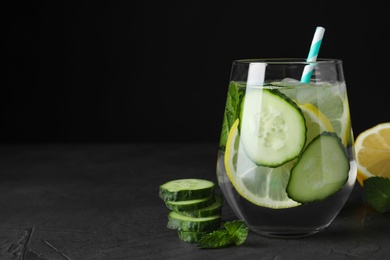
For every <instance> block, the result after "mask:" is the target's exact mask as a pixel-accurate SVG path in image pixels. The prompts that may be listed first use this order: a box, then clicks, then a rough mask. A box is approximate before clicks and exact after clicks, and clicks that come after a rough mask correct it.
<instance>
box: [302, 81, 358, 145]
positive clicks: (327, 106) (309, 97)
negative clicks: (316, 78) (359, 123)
mask: <svg viewBox="0 0 390 260" xmlns="http://www.w3.org/2000/svg"><path fill="white" fill-rule="evenodd" d="M345 89H346V88H345V84H344V83H341V84H336V85H332V84H323V85H318V86H308V87H307V86H306V87H304V88H301V89H299V90H298V91H297V93H296V100H297V101H298V102H299V103H300V104H305V103H311V104H313V105H314V106H315V107H316V108H317V109H318V110H320V111H321V112H322V114H323V115H325V117H326V118H327V119H328V120H329V122H330V123H331V124H332V127H333V129H334V132H335V133H337V135H338V136H340V138H341V140H342V143H343V145H344V146H347V145H348V144H350V138H351V135H352V132H351V119H350V111H349V104H348V97H347V93H346V90H345Z"/></svg>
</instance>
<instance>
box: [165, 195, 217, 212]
mask: <svg viewBox="0 0 390 260" xmlns="http://www.w3.org/2000/svg"><path fill="white" fill-rule="evenodd" d="M214 202H215V197H214V196H211V197H208V198H203V199H196V200H182V201H169V200H167V201H165V205H166V206H167V208H168V209H170V210H174V211H184V210H197V209H201V208H204V207H207V206H210V205H211V204H213V203H214Z"/></svg>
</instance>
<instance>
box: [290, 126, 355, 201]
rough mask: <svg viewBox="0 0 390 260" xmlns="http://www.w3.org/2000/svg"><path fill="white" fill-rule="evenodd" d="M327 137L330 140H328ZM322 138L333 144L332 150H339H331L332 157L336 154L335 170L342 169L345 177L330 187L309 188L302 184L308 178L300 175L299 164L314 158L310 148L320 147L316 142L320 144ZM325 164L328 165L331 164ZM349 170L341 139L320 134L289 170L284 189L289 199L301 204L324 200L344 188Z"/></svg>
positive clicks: (326, 133)
mask: <svg viewBox="0 0 390 260" xmlns="http://www.w3.org/2000/svg"><path fill="white" fill-rule="evenodd" d="M329 137H330V138H331V139H329ZM324 138H326V139H328V140H326V141H328V142H334V145H335V147H334V148H339V150H337V149H334V148H333V149H332V153H333V154H332V155H334V154H335V153H338V158H340V161H338V162H337V167H335V168H337V169H341V167H343V171H342V173H343V174H345V176H344V177H343V178H340V180H339V181H337V183H333V184H332V185H328V186H327V187H322V188H320V189H318V188H315V187H312V188H311V187H308V186H307V185H304V183H306V182H305V180H307V179H308V176H307V175H304V174H302V172H303V171H302V170H301V163H305V162H307V161H308V159H309V158H310V157H312V156H314V152H315V151H311V149H310V148H312V147H313V146H314V145H321V144H318V142H320V141H321V139H324ZM305 152H307V153H305ZM321 160H326V157H324V158H321ZM325 163H328V164H329V163H331V162H325ZM349 170H350V164H349V159H348V156H347V151H346V149H345V147H344V146H343V144H342V141H341V138H340V137H339V136H337V134H336V133H333V132H322V133H321V134H319V135H318V136H316V137H315V138H314V139H313V140H312V141H311V142H310V143H309V144H308V146H307V147H306V148H305V150H304V151H303V153H302V154H301V155H300V156H299V158H298V159H297V162H296V163H295V165H294V166H293V168H292V169H291V174H290V180H289V182H288V184H287V187H286V191H287V194H288V196H289V197H290V198H291V199H293V200H295V201H297V202H300V203H302V204H304V203H312V202H316V201H322V200H325V199H327V198H328V197H330V196H332V195H333V194H335V193H336V192H338V191H340V190H341V189H342V188H343V187H344V185H345V183H346V182H347V181H348V174H349Z"/></svg>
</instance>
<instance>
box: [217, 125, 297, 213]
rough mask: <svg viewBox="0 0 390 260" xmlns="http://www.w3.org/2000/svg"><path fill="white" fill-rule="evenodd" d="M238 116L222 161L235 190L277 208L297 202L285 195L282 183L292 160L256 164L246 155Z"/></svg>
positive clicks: (259, 204)
mask: <svg viewBox="0 0 390 260" xmlns="http://www.w3.org/2000/svg"><path fill="white" fill-rule="evenodd" d="M238 124H239V119H237V120H236V121H235V122H234V124H233V125H232V127H231V129H230V132H229V136H228V140H227V143H226V151H225V157H224V163H225V167H226V173H227V176H228V178H229V180H230V181H231V183H232V184H233V186H234V187H235V189H236V190H237V192H238V193H239V194H240V195H241V196H242V197H243V198H245V199H247V200H248V201H250V202H252V203H253V204H255V205H258V206H263V207H269V208H275V209H281V208H290V207H295V206H298V205H300V204H299V203H298V202H296V201H293V200H292V199H290V198H289V197H288V196H287V193H286V186H287V183H288V180H289V176H290V169H291V167H292V165H293V164H294V162H293V161H291V162H288V163H286V164H283V165H282V166H280V167H277V168H270V167H263V166H257V165H256V164H255V163H253V162H252V161H251V160H250V159H249V158H248V157H247V155H246V153H245V151H244V150H243V147H242V145H241V143H240V136H239V133H238Z"/></svg>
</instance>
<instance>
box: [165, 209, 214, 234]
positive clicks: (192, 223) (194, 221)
mask: <svg viewBox="0 0 390 260" xmlns="http://www.w3.org/2000/svg"><path fill="white" fill-rule="evenodd" d="M220 226H221V215H214V216H209V217H204V218H193V217H187V216H184V215H182V214H180V213H178V212H175V211H171V212H169V214H168V223H167V227H168V228H170V229H175V230H178V231H191V232H207V231H212V230H215V229H217V228H219V227H220Z"/></svg>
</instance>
